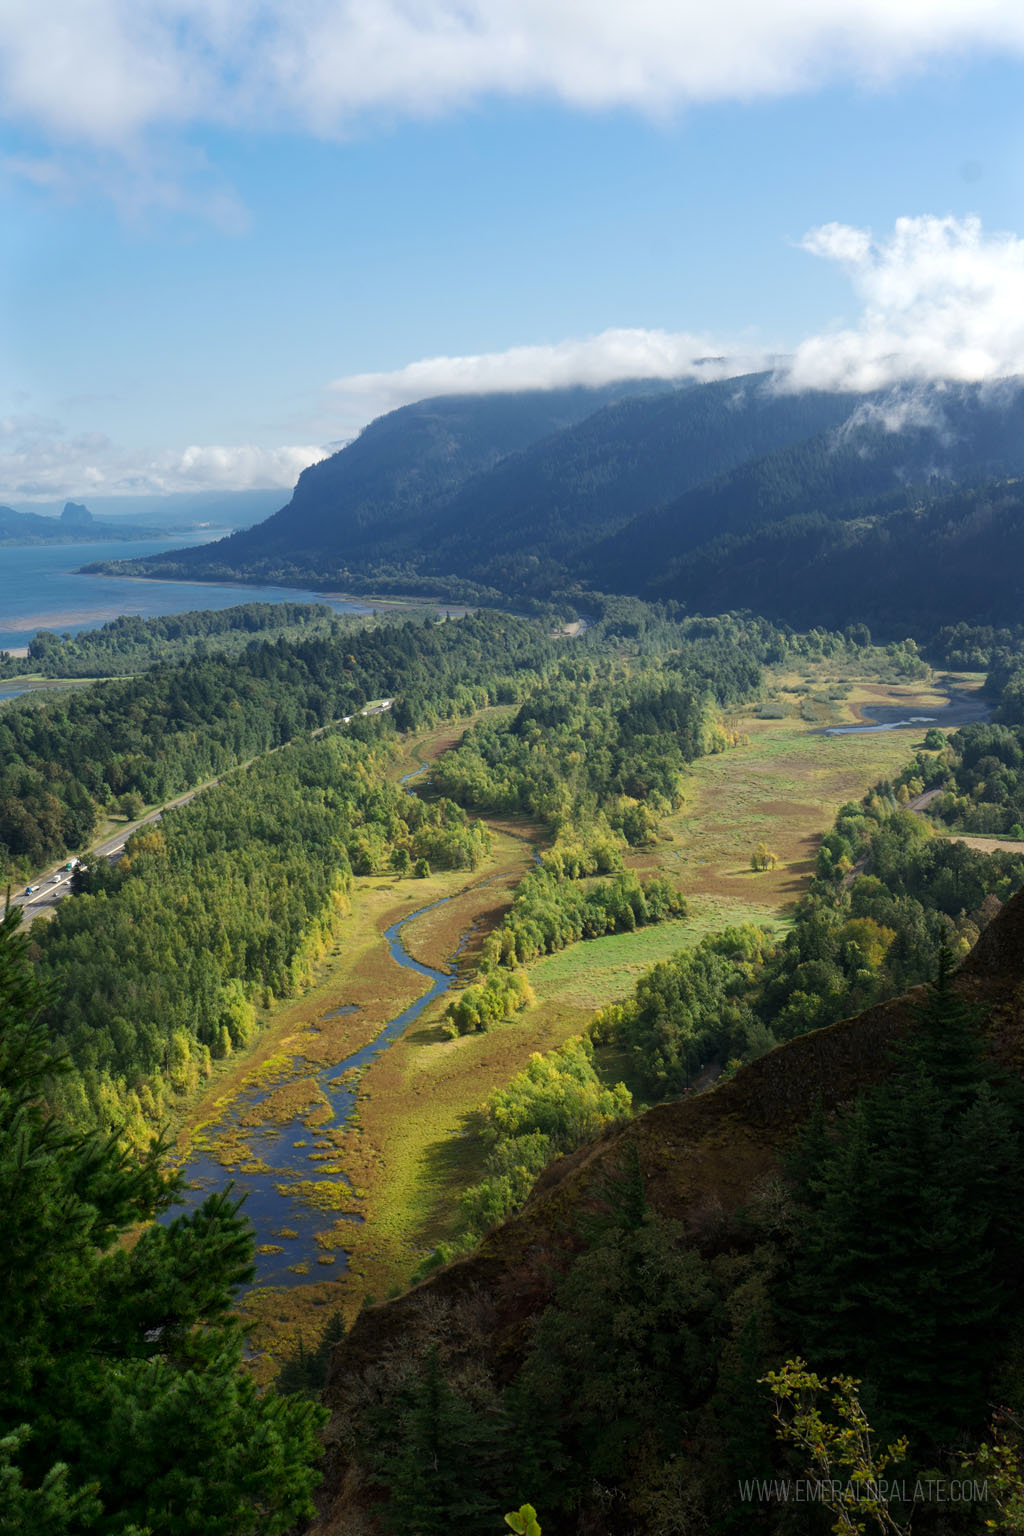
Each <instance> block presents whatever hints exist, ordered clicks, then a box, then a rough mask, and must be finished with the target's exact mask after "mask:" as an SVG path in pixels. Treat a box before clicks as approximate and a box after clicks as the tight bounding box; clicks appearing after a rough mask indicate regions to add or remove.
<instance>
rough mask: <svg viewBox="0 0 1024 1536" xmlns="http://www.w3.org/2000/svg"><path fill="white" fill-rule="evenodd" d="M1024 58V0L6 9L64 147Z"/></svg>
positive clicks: (711, 90) (29, 75)
mask: <svg viewBox="0 0 1024 1536" xmlns="http://www.w3.org/2000/svg"><path fill="white" fill-rule="evenodd" d="M969 50H979V51H989V52H999V53H1020V52H1024V9H1022V7H1021V6H1020V4H1019V0H827V3H825V4H823V3H822V0H773V3H772V4H770V5H767V4H765V3H764V0H717V3H716V4H715V5H701V4H697V3H696V0H675V3H673V0H633V3H632V4H630V5H623V4H622V0H142V3H140V0H89V3H88V4H83V3H82V0H42V3H41V4H40V0H6V3H5V6H4V25H3V32H2V36H0V100H2V101H3V103H4V108H3V110H4V112H5V114H6V115H7V116H8V118H10V119H11V120H13V121H15V122H17V123H18V124H20V125H22V126H30V127H32V128H34V129H35V130H37V131H41V132H42V133H43V134H44V135H45V136H47V137H48V138H50V139H54V140H57V141H63V142H66V143H71V142H80V141H82V140H83V139H87V140H89V141H90V142H92V143H93V144H96V145H105V146H119V147H123V146H124V145H125V144H130V143H133V142H137V141H138V140H139V139H140V137H141V136H143V135H145V134H146V133H147V132H148V131H150V130H154V129H155V130H163V129H168V128H170V129H178V128H181V127H183V126H186V125H189V124H195V123H208V124H216V125H220V126H225V125H229V126H235V127H255V128H257V129H259V130H261V131H262V130H265V129H266V128H267V127H268V126H273V125H274V124H277V125H278V126H288V127H289V128H293V129H294V128H298V129H300V130H304V131H309V132H313V133H316V134H324V135H332V134H337V133H344V132H346V131H348V130H349V129H350V128H351V126H352V125H353V123H354V122H356V121H358V120H359V119H360V118H362V117H364V116H365V115H366V114H368V113H372V114H380V113H383V114H387V115H399V116H409V115H413V116H415V115H423V114H429V113H437V112H442V111H447V110H452V109H454V108H458V107H460V106H465V105H467V104H469V103H472V102H473V101H475V100H479V99H480V98H482V97H483V96H485V95H487V94H497V95H504V96H509V97H514V96H519V97H522V96H537V95H542V96H546V97H549V98H555V99H558V100H561V101H564V102H567V103H570V104H572V105H574V106H578V107H583V108H588V109H592V108H603V107H623V106H625V107H630V108H637V109H639V110H642V111H645V112H663V111H671V110H673V109H675V108H677V107H679V106H685V105H686V104H687V103H690V102H701V101H716V100H737V99H740V100H745V99H749V98H751V97H755V96H763V95H781V94H786V93H792V92H797V91H806V90H816V89H819V88H820V87H821V86H823V85H825V84H827V83H828V82H829V81H830V80H833V79H837V78H855V79H859V80H864V81H868V82H873V81H877V80H880V79H888V78H892V77H893V76H894V75H896V74H899V73H900V72H903V71H906V70H908V69H915V68H920V67H922V66H924V65H926V64H928V63H929V62H930V61H932V60H935V59H937V58H940V57H942V56H953V57H958V58H959V57H962V56H963V55H964V53H965V52H967V51H969Z"/></svg>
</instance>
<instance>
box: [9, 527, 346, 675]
mask: <svg viewBox="0 0 1024 1536" xmlns="http://www.w3.org/2000/svg"><path fill="white" fill-rule="evenodd" d="M228 531H229V530H228V529H226V528H216V529H204V530H203V532H202V534H199V535H197V534H196V533H194V532H193V533H188V534H182V535H180V536H179V537H178V538H166V539H145V540H133V541H125V542H123V543H121V542H105V543H91V544H31V545H14V546H7V547H4V548H2V549H0V650H14V649H16V648H17V647H19V646H24V645H27V644H28V642H29V640H30V639H31V638H32V636H33V635H34V634H35V632H36V630H37V629H52V630H55V631H57V632H59V633H61V634H63V633H65V632H66V633H69V634H72V635H77V634H79V633H80V632H81V631H82V630H85V629H96V628H97V627H98V625H100V624H105V623H107V622H108V620H110V619H116V618H117V617H118V616H119V615H120V614H123V613H132V614H138V615H140V616H141V617H142V618H144V619H150V618H157V617H159V616H161V615H163V614H168V613H184V612H186V611H189V610H192V609H196V608H233V607H235V605H236V604H238V603H280V602H285V601H288V602H310V603H323V602H326V603H329V604H330V605H331V607H333V608H334V609H335V610H336V611H337V612H339V613H340V612H348V613H369V612H371V609H370V608H369V607H368V606H367V605H366V604H363V603H356V602H351V601H349V600H348V599H343V598H333V597H324V596H323V594H322V593H319V592H310V591H307V590H305V589H304V588H292V587H243V586H232V585H229V584H224V585H216V584H214V583H209V584H207V583H204V582H198V581H140V580H136V579H133V578H132V577H129V576H82V575H79V573H78V567H79V566H81V565H87V564H88V563H89V562H90V561H93V560H134V559H136V558H138V557H139V556H141V555H156V554H160V553H161V552H162V551H163V550H167V549H178V548H181V547H183V546H184V545H194V544H196V543H203V542H207V540H208V539H215V538H220V537H221V536H222V535H223V534H225V533H227V532H228Z"/></svg>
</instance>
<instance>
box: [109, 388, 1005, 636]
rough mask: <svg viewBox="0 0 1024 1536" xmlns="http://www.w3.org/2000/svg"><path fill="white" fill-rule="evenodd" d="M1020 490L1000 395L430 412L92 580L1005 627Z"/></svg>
mask: <svg viewBox="0 0 1024 1536" xmlns="http://www.w3.org/2000/svg"><path fill="white" fill-rule="evenodd" d="M1021 476H1024V388H1022V386H1021V382H1020V381H1016V380H1014V381H1008V382H1006V383H1005V384H1004V385H1002V386H1000V387H999V388H998V389H994V390H993V389H990V388H986V389H982V388H980V387H975V386H968V385H946V386H931V387H928V388H922V389H917V390H915V391H913V392H908V391H899V390H897V391H891V392H888V393H884V394H882V393H879V394H875V395H868V396H864V395H852V394H834V393H824V392H808V393H802V394H789V393H785V392H783V391H781V390H780V389H779V388H778V387H777V385H776V382H775V381H774V380H773V379H772V378H771V377H770V376H769V375H766V374H761V375H751V376H749V377H746V378H743V379H731V380H727V381H722V382H717V383H712V384H704V385H696V386H694V385H689V386H686V387H681V388H671V387H668V386H661V387H658V388H657V389H655V387H653V386H651V385H650V384H644V383H643V382H642V381H641V382H635V383H633V384H630V385H623V386H616V388H615V389H614V390H611V389H609V390H603V391H601V390H598V391H590V390H566V391H551V392H533V393H530V394H522V395H490V396H482V397H450V398H444V399H440V400H429V401H423V402H421V403H420V404H418V405H414V406H406V407H404V408H403V409H402V410H400V411H394V412H392V413H391V414H390V415H388V416H384V417H382V418H381V419H380V420H379V421H377V422H374V423H373V424H372V425H371V426H370V427H368V428H367V429H366V430H365V431H364V432H363V433H362V434H361V436H360V437H359V438H357V439H356V441H355V442H353V443H351V444H349V445H348V446H347V447H346V448H344V449H342V450H341V452H340V453H337V454H335V455H333V456H332V457H331V458H329V459H326V460H325V461H324V462H323V463H321V464H317V465H315V466H313V467H312V468H311V469H309V470H307V471H306V472H305V473H304V474H303V475H302V477H301V478H300V480H299V483H298V485H297V487H296V490H295V494H294V496H293V497H292V500H291V502H290V503H289V504H288V506H287V507H284V508H282V509H281V511H280V512H278V513H276V514H275V515H274V516H273V517H271V518H269V519H267V521H265V522H263V523H260V524H258V525H256V526H255V527H253V528H249V529H246V530H244V531H242V532H239V533H235V534H232V535H231V536H230V537H229V538H227V539H222V540H220V541H218V542H217V543H211V544H206V545H203V546H200V547H198V548H194V549H188V550H175V551H173V552H170V553H167V554H163V555H158V556H150V557H146V558H145V559H143V560H140V561H136V562H132V563H131V564H122V565H118V566H116V567H114V566H110V565H107V566H105V567H104V568H105V569H115V568H116V569H117V570H119V571H124V572H130V573H131V574H136V575H152V576H161V577H185V578H189V579H196V578H197V577H202V578H213V579H218V578H220V579H223V578H229V579H230V578H235V579H238V578H245V579H248V580H252V581H277V582H281V583H284V584H293V585H297V584H302V585H313V586H319V587H321V588H327V587H337V588H341V589H347V590H351V591H366V590H373V589H376V590H378V591H382V590H388V589H390V590H395V591H406V592H420V593H431V594H437V595H445V596H449V597H462V598H466V599H470V600H473V599H477V600H482V601H504V602H512V603H516V604H522V603H526V602H529V601H531V600H534V601H546V600H551V599H559V600H564V599H566V598H574V599H575V600H576V601H579V602H583V603H584V604H585V602H586V597H587V594H594V593H601V592H626V593H635V594H638V595H641V596H644V597H647V598H658V599H671V600H675V601H677V602H681V603H683V604H685V605H686V606H687V607H688V608H690V609H691V610H694V611H704V612H707V611H719V610H721V609H722V608H723V607H749V608H754V609H757V610H759V611H764V612H767V613H770V614H771V615H772V616H774V617H777V618H782V619H784V620H787V621H792V622H798V621H799V622H802V623H803V622H811V623H834V622H840V621H842V622H846V621H847V620H848V619H851V618H862V617H866V618H868V619H870V618H871V617H872V616H873V615H876V616H877V618H878V620H879V622H881V623H883V624H885V625H888V626H890V627H894V628H896V629H900V628H903V629H906V627H907V626H908V625H913V626H916V627H918V628H922V627H923V628H928V627H930V626H934V625H935V624H938V623H942V622H945V621H947V620H952V619H957V618H978V617H984V618H986V619H988V620H998V621H1003V620H1009V619H1018V618H1020V616H1021V587H1020V583H1019V581H1018V579H1017V574H1016V573H1017V569H1018V566H1017V564H1016V563H1015V561H1014V560H1013V559H1009V558H1007V555H1008V553H1009V552H1010V551H1012V550H1014V549H1016V548H1017V543H1018V542H1019V529H1020V521H1021V504H1020V500H1019V498H1018V494H1017V490H1016V488H1015V487H1016V482H1017V480H1018V477H1021ZM958 496H959V497H967V498H968V499H967V501H959V500H958V499H957V498H958ZM953 552H955V558H956V560H957V561H962V562H964V570H965V571H968V570H969V571H970V572H973V573H974V575H972V577H971V585H970V588H969V589H968V585H967V584H966V583H965V581H961V580H958V579H957V576H956V573H955V572H954V571H953V569H952V568H951V567H950V565H949V563H948V562H949V560H950V559H951V558H953ZM944 561H945V563H943V562H944Z"/></svg>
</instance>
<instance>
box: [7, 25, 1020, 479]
mask: <svg viewBox="0 0 1024 1536" xmlns="http://www.w3.org/2000/svg"><path fill="white" fill-rule="evenodd" d="M1022 57H1024V13H1022V12H1021V11H1020V8H1019V6H1017V5H1015V4H1013V3H1010V0H923V3H922V0H891V3H883V0H833V3H831V4H830V5H829V6H828V7H822V6H820V4H813V3H812V0H785V3H782V4H780V5H777V6H775V7H773V8H771V10H770V11H769V10H767V9H766V8H764V7H761V6H756V5H754V4H752V3H751V0H723V3H722V4H720V5H719V6H717V7H716V8H715V9H714V11H713V13H711V14H708V13H706V11H705V9H704V8H703V7H698V6H696V5H695V4H693V3H687V4H684V5H683V6H670V5H668V4H667V3H666V0H642V3H641V4H639V5H638V6H634V7H631V8H630V10H629V12H628V14H627V13H625V12H623V11H622V9H621V7H616V6H614V5H612V4H611V0H598V3H597V4H591V5H588V6H587V7H583V6H581V5H579V4H578V3H577V0H557V3H549V4H546V5H545V6H544V7H541V6H539V5H538V4H536V3H534V0H505V3H499V4H488V5H487V6H484V5H483V3H482V0H471V3H470V4H468V5H466V6H463V7H460V8H459V10H458V11H457V12H455V11H452V10H451V9H450V8H447V7H445V6H443V5H442V4H440V3H439V0H421V3H419V4H418V5H417V6H415V7H411V8H410V7H402V6H398V5H395V4H391V3H376V4H375V5H374V7H373V8H372V11H367V10H365V9H359V8H357V7H354V6H352V5H348V4H342V3H337V0H309V3H308V4H306V5H305V6H303V7H302V8H294V7H286V6H285V5H283V4H282V3H281V0H264V3H258V4H256V5H255V6H252V5H243V4H242V0H226V3H225V4H223V5H220V6H218V7H216V8H215V9H211V10H209V11H207V10H205V9H202V10H200V9H197V8H195V7H194V6H193V5H192V4H190V3H187V0H144V3H143V4H142V5H140V6H132V5H130V4H129V3H128V0H99V3H97V4H96V5H93V6H90V7H89V14H88V17H86V16H85V15H84V13H83V11H82V9H81V8H80V7H78V6H76V5H74V4H73V3H72V0H44V5H43V7H42V12H40V8H39V7H38V5H37V6H33V7H31V8H30V7H29V5H28V4H27V0H13V3H12V4H11V5H10V6H9V7H8V8H7V14H6V17H5V28H4V34H3V36H2V37H0V134H2V138H0V197H2V199H3V215H4V217H3V229H4V238H3V241H2V244H0V252H2V255H0V260H2V263H3V274H4V275H3V284H2V291H3V294H4V299H5V303H4V312H5V313H4V320H5V329H6V333H7V345H6V346H5V348H4V356H3V362H2V364H0V395H2V399H0V498H2V499H3V500H5V501H13V502H15V503H21V504H28V503H31V502H33V501H37V500H39V501H52V500H55V499H58V498H61V497H64V496H72V497H75V498H76V499H82V498H84V499H88V497H89V496H90V495H93V496H108V495H112V494H118V493H124V494H126V493H133V494H136V495H137V494H140V493H159V492H168V491H212V490H232V489H251V488H262V487H267V488H280V489H281V490H282V491H286V490H287V489H288V488H289V487H290V486H291V485H292V484H293V483H294V481H295V479H296V477H297V475H298V474H299V473H300V471H301V470H302V469H303V468H304V467H305V466H306V465H307V464H309V463H311V462H314V461H315V460H316V459H318V458H321V457H323V456H324V454H325V453H327V452H330V451H332V450H333V448H334V447H336V446H338V444H339V443H341V442H343V441H345V440H347V439H348V438H349V437H351V436H352V435H353V434H354V433H355V432H356V431H357V430H358V429H359V428H360V427H361V426H362V425H364V424H365V423H366V422H367V421H368V420H370V419H372V418H373V417H374V416H376V415H379V414H380V413H381V412H382V411H385V410H390V409H392V408H394V407H395V406H397V405H400V404H402V403H404V402H406V401H410V400H414V399H420V398H423V397H425V396H430V395H434V394H441V393H452V392H462V391H465V392H481V391H487V390H513V389H524V388H536V387H542V388H543V387H548V386H556V385H563V384H569V383H575V382H579V383H591V384H601V383H606V382H609V381H612V380H615V379H617V378H625V377H651V378H679V379H682V378H691V377H692V378H707V377H719V376H722V375H723V374H724V375H725V376H729V375H731V374H733V373H741V372H746V371H749V370H751V369H755V368H761V367H764V366H770V367H774V368H775V369H776V376H777V382H778V386H779V387H780V388H802V387H816V388H844V389H854V390H873V389H876V388H878V387H881V386H885V385H888V384H901V385H906V384H909V385H911V386H913V385H914V384H917V383H923V382H928V381H934V380H941V379H945V378H949V379H957V380H964V379H966V380H998V379H1000V378H1003V377H1005V376H1007V375H1010V374H1015V373H1022V372H1024V210H1022V206H1021V203H1022V191H1024V188H1022V173H1021V170H1020V165H1021V155H1020V146H1021V140H1022V136H1024V108H1022V105H1021V103H1022V101H1024V92H1022V91H1021V83H1022V68H1021V65H1022Z"/></svg>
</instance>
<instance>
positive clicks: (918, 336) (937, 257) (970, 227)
mask: <svg viewBox="0 0 1024 1536" xmlns="http://www.w3.org/2000/svg"><path fill="white" fill-rule="evenodd" d="M802 243H803V246H804V249H805V250H808V251H811V252H812V253H813V254H814V255H817V256H823V257H825V258H826V259H828V260H833V261H837V262H839V263H840V264H841V265H842V266H844V267H845V269H846V270H847V272H848V274H849V276H850V279H851V281H852V283H853V286H854V289H855V291H856V293H857V294H858V296H859V298H860V300H861V302H862V306H863V307H862V311H861V314H860V317H859V319H858V320H857V322H856V324H855V325H853V326H849V327H842V328H838V329H836V330H833V331H829V332H826V333H824V334H822V335H819V336H812V337H810V338H808V339H807V340H806V341H804V342H802V343H801V345H800V346H799V347H798V348H797V349H796V353H795V355H794V357H793V359H792V362H791V363H790V364H789V367H788V369H787V370H786V372H785V374H784V375H783V381H784V383H785V385H786V387H788V388H793V389H852V390H860V391H867V390H873V389H881V388H884V387H886V386H887V385H890V384H896V383H906V382H913V381H919V382H920V381H934V380H941V379H956V380H963V381H971V382H981V381H986V380H995V379H1000V378H1006V377H1008V376H1010V375H1013V374H1024V240H1021V239H1020V238H1019V237H1018V236H1016V235H1012V234H996V235H986V234H985V232H984V230H983V229H982V226H981V222H980V220H978V219H976V218H966V219H955V218H942V219H940V218H933V217H927V216H926V217H921V218H904V219H898V220H897V221H896V225H895V227H894V229H893V231H892V233H891V234H890V235H887V236H886V237H884V238H883V239H880V240H875V239H873V238H872V236H871V233H870V231H869V230H863V229H853V228H850V227H849V226H848V225H845V224H826V225H823V226H822V228H820V229H816V230H813V231H812V232H811V233H810V234H809V235H808V236H807V237H806V239H805V240H804V241H803V242H802Z"/></svg>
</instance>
